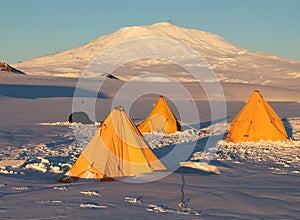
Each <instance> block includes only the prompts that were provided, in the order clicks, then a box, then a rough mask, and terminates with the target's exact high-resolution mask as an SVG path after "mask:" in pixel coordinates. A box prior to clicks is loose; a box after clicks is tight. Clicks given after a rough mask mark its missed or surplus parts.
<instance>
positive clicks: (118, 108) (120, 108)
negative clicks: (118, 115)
mask: <svg viewBox="0 0 300 220" xmlns="http://www.w3.org/2000/svg"><path fill="white" fill-rule="evenodd" d="M114 109H115V110H118V111H121V112H124V111H125V110H124V108H123V107H122V106H117V107H115V108H114Z"/></svg>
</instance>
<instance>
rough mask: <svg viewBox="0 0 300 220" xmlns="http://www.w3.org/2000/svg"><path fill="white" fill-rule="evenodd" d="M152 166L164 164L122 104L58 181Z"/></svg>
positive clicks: (139, 170) (106, 176) (134, 172)
mask: <svg viewBox="0 0 300 220" xmlns="http://www.w3.org/2000/svg"><path fill="white" fill-rule="evenodd" d="M156 170H166V168H165V166H164V165H163V164H162V163H161V162H160V160H159V159H158V158H157V157H156V156H155V154H154V153H153V151H152V150H151V148H150V147H149V146H148V144H147V143H146V142H145V140H144V138H143V136H142V134H141V133H140V132H139V130H138V129H137V127H136V126H135V124H134V123H133V122H132V120H131V119H130V118H129V116H128V115H127V114H126V112H125V111H124V110H123V108H122V107H116V108H115V109H113V110H112V112H111V113H110V115H109V116H108V117H107V118H106V120H105V121H104V122H103V124H102V125H101V126H99V128H98V130H97V132H96V134H95V135H94V137H93V138H92V139H91V140H90V142H89V143H88V145H87V146H86V147H85V149H84V150H83V152H82V153H81V155H80V156H79V158H78V159H77V161H76V162H75V164H74V165H73V166H72V167H71V168H70V170H69V171H68V172H67V173H66V174H65V176H64V177H63V178H62V180H61V181H68V179H70V177H72V178H71V179H78V178H95V179H111V178H117V177H124V176H132V175H137V174H139V173H147V172H153V171H156Z"/></svg>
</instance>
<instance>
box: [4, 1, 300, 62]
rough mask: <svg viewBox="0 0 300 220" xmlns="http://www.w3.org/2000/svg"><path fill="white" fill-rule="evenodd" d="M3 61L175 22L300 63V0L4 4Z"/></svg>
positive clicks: (248, 47) (45, 53)
mask: <svg viewBox="0 0 300 220" xmlns="http://www.w3.org/2000/svg"><path fill="white" fill-rule="evenodd" d="M0 5H1V13H0V19H1V28H0V30H1V34H0V61H4V62H8V63H10V64H13V63H16V62H18V61H25V60H30V59H32V58H34V57H38V56H43V55H47V54H51V53H55V52H59V51H63V50H66V49H70V48H73V47H77V46H81V45H82V44H85V43H87V42H89V41H91V40H93V39H95V38H97V37H100V36H102V35H106V34H110V33H113V32H114V31H116V30H118V29H119V28H122V27H125V26H134V25H151V24H153V23H156V22H161V21H168V20H170V19H171V20H172V23H174V24H175V25H178V26H182V27H187V28H192V29H199V30H203V31H208V32H212V33H214V34H217V35H219V36H221V37H223V38H225V39H226V40H228V41H229V42H231V43H233V44H236V45H238V46H240V47H242V48H245V49H249V50H253V51H260V52H264V53H268V54H273V55H277V56H281V57H285V58H290V59H294V60H298V61H300V37H299V36H300V25H299V21H300V13H299V11H300V1H299V0H251V1H246V0H187V1H179V0H178V1H177V0H173V1H170V0H165V1H162V0H160V1H159V0H148V1H142V0H127V1H117V0H114V1H101V0H99V1H97V0H86V1H83V0H82V1H80V0H51V1H50V0H49V1H46V0H45V1H40V0H26V1H23V0H9V1H8V0H0Z"/></svg>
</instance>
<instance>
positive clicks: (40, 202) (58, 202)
mask: <svg viewBox="0 0 300 220" xmlns="http://www.w3.org/2000/svg"><path fill="white" fill-rule="evenodd" d="M36 203H38V204H41V205H46V204H47V205H61V204H63V201H61V200H45V201H44V200H42V201H36Z"/></svg>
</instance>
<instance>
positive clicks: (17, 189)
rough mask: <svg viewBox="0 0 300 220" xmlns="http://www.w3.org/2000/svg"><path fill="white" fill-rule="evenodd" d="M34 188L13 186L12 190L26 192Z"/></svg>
mask: <svg viewBox="0 0 300 220" xmlns="http://www.w3.org/2000/svg"><path fill="white" fill-rule="evenodd" d="M31 188H32V187H31V186H13V187H11V189H12V190H15V191H26V190H30V189H31Z"/></svg>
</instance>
